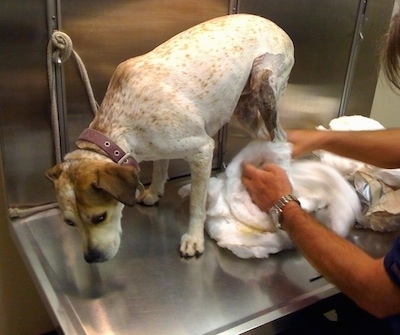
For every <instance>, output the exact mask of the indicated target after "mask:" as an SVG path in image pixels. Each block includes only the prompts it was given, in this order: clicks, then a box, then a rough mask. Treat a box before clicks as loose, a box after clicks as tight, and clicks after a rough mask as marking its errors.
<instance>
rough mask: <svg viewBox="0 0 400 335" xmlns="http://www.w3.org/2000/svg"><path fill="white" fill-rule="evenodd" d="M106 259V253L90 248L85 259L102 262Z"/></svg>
mask: <svg viewBox="0 0 400 335" xmlns="http://www.w3.org/2000/svg"><path fill="white" fill-rule="evenodd" d="M106 260H107V259H106V257H105V256H104V254H103V253H102V252H100V251H99V250H97V249H90V250H88V251H86V252H85V261H86V262H87V263H101V262H105V261H106Z"/></svg>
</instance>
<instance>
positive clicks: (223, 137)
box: [216, 0, 239, 170]
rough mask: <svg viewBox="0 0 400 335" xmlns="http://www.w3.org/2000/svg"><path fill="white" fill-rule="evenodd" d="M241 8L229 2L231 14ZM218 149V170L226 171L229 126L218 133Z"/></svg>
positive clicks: (235, 2)
mask: <svg viewBox="0 0 400 335" xmlns="http://www.w3.org/2000/svg"><path fill="white" fill-rule="evenodd" d="M238 6H239V0H229V14H236V13H237V10H238ZM217 139H218V148H217V153H216V155H217V169H218V170H224V169H225V167H226V164H225V162H224V160H225V155H226V150H227V149H226V146H227V141H228V125H227V124H226V125H224V126H223V127H222V128H221V129H220V130H219V132H218V136H217Z"/></svg>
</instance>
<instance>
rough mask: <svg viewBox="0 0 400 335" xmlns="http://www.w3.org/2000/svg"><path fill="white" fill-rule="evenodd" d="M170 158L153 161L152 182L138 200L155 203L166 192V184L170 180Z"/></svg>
mask: <svg viewBox="0 0 400 335" xmlns="http://www.w3.org/2000/svg"><path fill="white" fill-rule="evenodd" d="M168 165H169V160H168V159H162V160H158V161H154V162H153V175H152V179H151V184H150V186H149V188H148V189H147V190H145V191H144V192H143V194H142V195H141V196H140V197H139V198H138V199H137V201H138V202H140V203H143V204H145V205H147V206H151V205H154V204H155V203H156V202H158V200H160V197H161V196H162V195H163V194H164V185H165V182H166V181H167V180H168Z"/></svg>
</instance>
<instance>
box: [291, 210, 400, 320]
mask: <svg viewBox="0 0 400 335" xmlns="http://www.w3.org/2000/svg"><path fill="white" fill-rule="evenodd" d="M283 228H284V229H285V231H286V232H287V233H288V235H289V236H290V238H291V239H292V241H293V242H294V243H295V245H296V246H297V248H298V249H299V251H300V252H301V253H302V254H303V255H304V257H305V258H306V259H307V260H308V261H309V262H310V263H311V264H312V265H313V266H314V267H315V269H316V270H317V271H319V272H320V273H321V274H322V275H323V276H324V277H325V278H326V279H327V280H328V281H330V282H331V283H333V284H334V285H336V286H337V287H338V289H339V290H340V291H342V292H343V293H344V294H345V295H347V296H348V297H349V298H350V299H352V300H353V301H354V302H355V303H356V304H357V305H359V306H360V307H361V308H363V309H364V310H366V311H367V312H369V313H370V314H372V315H374V316H376V317H380V318H382V317H386V316H389V315H394V314H398V313H400V287H398V286H396V284H395V283H393V282H392V280H391V279H390V277H389V276H388V274H387V273H386V270H385V268H384V265H383V258H380V259H373V258H372V257H370V256H369V255H368V254H367V253H365V252H364V251H363V250H361V249H359V248H358V247H356V246H355V245H354V244H352V243H351V242H349V241H347V240H346V239H344V238H342V237H340V236H338V235H336V234H335V233H334V232H332V231H331V230H329V229H328V228H326V227H325V226H323V225H321V224H320V223H319V222H318V221H316V220H315V219H314V218H313V217H312V216H310V215H309V214H308V213H306V212H304V211H303V210H302V209H301V207H300V206H299V205H298V204H297V203H295V202H290V203H289V204H287V205H286V206H285V208H284V210H283Z"/></svg>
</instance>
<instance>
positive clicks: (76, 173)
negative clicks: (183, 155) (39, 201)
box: [46, 153, 140, 263]
mask: <svg viewBox="0 0 400 335" xmlns="http://www.w3.org/2000/svg"><path fill="white" fill-rule="evenodd" d="M137 172H138V171H137V170H136V169H135V168H134V167H132V166H121V165H118V164H116V163H111V162H109V161H105V160H101V159H99V160H93V159H87V158H84V157H81V156H80V155H75V157H74V154H73V153H71V154H69V155H67V157H66V160H65V161H64V162H63V163H61V164H57V165H55V166H53V167H52V168H51V169H49V170H47V171H46V177H47V178H49V179H50V180H51V181H53V183H54V186H55V190H56V194H57V201H58V203H59V206H60V210H61V213H62V216H63V218H64V221H65V222H66V223H67V224H69V225H73V226H76V227H77V228H78V229H79V231H80V232H81V235H82V242H83V251H84V257H85V260H86V261H87V262H88V263H93V262H104V261H107V260H109V259H111V258H112V257H114V256H115V254H116V253H117V251H118V249H119V245H120V235H121V217H122V209H123V207H124V205H134V204H135V202H136V199H135V193H136V189H137V188H138V186H139V184H140V182H139V180H138V176H137Z"/></svg>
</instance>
